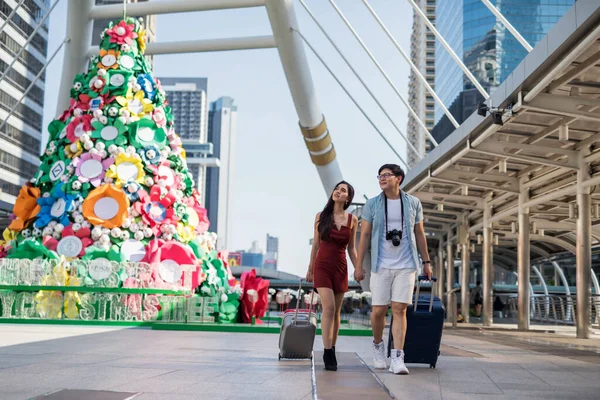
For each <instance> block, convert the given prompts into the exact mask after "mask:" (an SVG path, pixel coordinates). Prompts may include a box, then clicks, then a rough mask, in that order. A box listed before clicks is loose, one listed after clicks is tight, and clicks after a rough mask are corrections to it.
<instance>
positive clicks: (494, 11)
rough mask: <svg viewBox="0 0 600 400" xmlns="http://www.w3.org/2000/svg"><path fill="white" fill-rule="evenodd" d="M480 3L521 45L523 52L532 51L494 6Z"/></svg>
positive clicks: (486, 2) (486, 0)
mask: <svg viewBox="0 0 600 400" xmlns="http://www.w3.org/2000/svg"><path fill="white" fill-rule="evenodd" d="M481 1H482V2H483V4H485V6H486V7H487V8H488V9H489V10H490V11H491V12H492V14H494V15H495V16H496V18H498V19H499V20H500V22H502V25H504V27H505V28H506V29H508V30H509V31H510V33H512V34H513V36H514V37H515V39H517V40H518V41H519V43H521V45H522V46H523V47H525V50H527V52H530V51H531V50H533V47H531V45H530V44H529V42H528V41H527V40H526V39H525V38H524V37H523V36H521V34H520V33H519V31H518V30H517V29H516V28H515V27H514V26H512V24H511V23H510V22H508V20H507V19H506V17H504V15H502V13H501V12H500V10H498V9H497V8H496V7H494V5H493V4H492V3H490V0H481Z"/></svg>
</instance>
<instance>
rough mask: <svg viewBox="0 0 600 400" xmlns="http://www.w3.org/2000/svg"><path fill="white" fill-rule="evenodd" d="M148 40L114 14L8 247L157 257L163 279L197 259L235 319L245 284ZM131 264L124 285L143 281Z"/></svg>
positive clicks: (52, 254)
mask: <svg viewBox="0 0 600 400" xmlns="http://www.w3.org/2000/svg"><path fill="white" fill-rule="evenodd" d="M145 48H146V31H145V29H144V28H143V26H142V25H141V24H140V22H139V21H137V20H136V19H133V18H126V19H124V20H121V21H119V22H118V23H110V24H109V26H108V28H107V29H106V30H105V31H104V32H103V33H102V41H101V43H100V52H99V55H98V56H96V57H93V58H92V59H91V61H90V63H89V67H88V71H87V72H86V73H83V74H79V75H77V76H76V77H75V81H74V84H73V87H72V89H71V102H70V107H69V109H68V110H65V111H64V113H63V114H62V115H61V116H60V117H58V118H57V119H55V120H54V121H52V123H50V125H49V127H48V133H49V141H48V144H47V147H46V149H45V152H44V154H43V155H42V156H41V157H40V160H41V165H40V169H39V171H38V173H37V174H36V176H34V177H33V179H31V181H30V182H29V183H27V184H26V185H25V186H24V187H22V188H21V191H20V194H19V196H18V198H17V201H16V204H15V207H14V210H13V214H14V219H13V220H12V222H11V224H10V226H9V227H8V230H7V231H6V232H4V235H3V236H4V239H5V243H4V249H2V250H6V251H7V258H12V259H38V258H43V259H47V260H56V262H57V263H58V264H61V263H67V264H68V265H84V264H85V263H100V262H113V263H123V264H125V263H127V262H143V263H148V264H150V265H154V266H156V268H155V269H153V271H152V280H151V282H152V283H151V284H152V286H154V287H161V285H163V284H168V283H170V282H174V281H177V279H179V277H180V276H181V275H182V269H181V266H183V265H195V266H196V269H195V271H194V273H193V277H192V282H193V285H192V287H193V288H194V289H196V288H197V289H198V293H199V294H201V295H205V296H213V297H215V296H218V297H220V298H221V301H223V302H229V303H230V304H229V306H228V307H227V312H225V311H223V310H222V315H223V316H222V318H223V319H224V320H227V319H234V318H235V315H236V314H237V311H236V310H237V303H236V301H237V298H238V297H239V293H237V294H236V293H235V291H233V292H232V290H231V289H232V288H231V287H230V281H231V279H232V276H231V273H230V271H229V269H228V268H227V266H226V265H225V264H224V262H223V257H222V256H221V255H220V254H218V253H217V252H216V251H215V240H216V235H214V234H211V233H209V232H208V228H209V221H208V218H207V213H206V210H205V209H204V208H203V207H202V205H201V204H200V194H199V193H198V191H197V190H196V189H195V188H194V180H193V177H192V174H191V173H190V171H189V170H188V167H187V163H186V158H185V151H184V149H183V147H182V143H181V140H180V138H179V137H178V136H177V134H176V133H175V129H174V121H173V116H172V113H171V109H170V107H169V105H168V102H167V99H166V95H165V92H164V90H163V89H162V88H161V85H160V82H159V81H158V80H156V79H155V78H154V77H153V76H152V69H151V66H150V65H149V64H148V63H147V61H146V59H145V57H144V50H145ZM70 274H71V275H73V274H75V272H71V273H70ZM81 275H83V276H81ZM122 275H123V276H122V280H121V283H120V285H124V286H126V287H127V286H129V287H133V286H135V285H136V283H135V282H133V281H132V280H131V278H130V279H128V277H127V275H126V274H122ZM86 280H87V281H88V283H89V284H90V285H93V283H94V282H93V281H94V277H93V276H88V274H85V273H83V274H80V276H78V281H77V282H78V283H79V282H80V281H81V283H82V284H85V283H86ZM162 287H164V286H162ZM232 304H233V305H234V306H235V307H233V308H235V309H236V310H233V308H232V307H230V306H231V305H232Z"/></svg>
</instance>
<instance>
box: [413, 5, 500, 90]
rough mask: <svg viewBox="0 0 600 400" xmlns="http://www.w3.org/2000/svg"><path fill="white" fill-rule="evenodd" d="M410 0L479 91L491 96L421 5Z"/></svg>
mask: <svg viewBox="0 0 600 400" xmlns="http://www.w3.org/2000/svg"><path fill="white" fill-rule="evenodd" d="M408 2H409V3H410V4H411V5H412V6H413V8H414V9H415V11H416V12H417V14H418V15H419V17H421V19H422V20H423V22H425V24H426V25H427V27H428V28H429V29H430V30H431V32H433V34H434V35H435V37H436V38H437V39H438V40H439V41H440V43H441V44H442V46H444V48H445V49H446V51H447V52H448V53H449V54H450V56H451V57H452V58H453V59H454V61H455V62H456V63H457V64H458V66H459V67H460V69H462V70H463V72H464V73H465V75H467V77H468V78H469V80H470V81H471V83H472V84H473V85H474V86H475V87H476V88H477V90H478V91H479V93H481V95H482V96H483V97H484V98H485V99H487V98H489V97H490V95H489V94H488V93H487V92H486V91H485V89H484V88H483V86H481V85H480V84H479V81H477V78H475V76H474V75H473V74H472V73H471V71H469V68H467V66H466V65H465V63H464V62H463V61H462V60H461V59H460V57H458V56H457V55H456V53H455V52H454V50H452V47H450V45H449V44H448V42H446V40H445V39H444V37H443V36H442V35H441V33H440V32H439V31H438V30H437V29H435V26H433V24H432V23H431V21H429V19H428V18H427V16H426V15H425V14H424V13H423V10H421V9H420V8H419V6H418V5H417V3H415V1H414V0H408Z"/></svg>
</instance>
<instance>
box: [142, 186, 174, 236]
mask: <svg viewBox="0 0 600 400" xmlns="http://www.w3.org/2000/svg"><path fill="white" fill-rule="evenodd" d="M138 194H139V196H140V200H139V201H137V202H136V203H135V204H134V205H133V207H134V209H135V211H137V212H138V213H139V214H140V215H141V216H142V219H143V220H144V222H145V223H146V224H148V225H150V227H151V228H152V231H153V232H154V235H155V236H158V235H159V234H160V227H161V225H165V224H175V223H176V221H177V216H176V215H175V210H174V209H173V203H175V196H174V195H173V194H172V193H167V194H166V195H165V197H163V198H162V199H161V197H160V194H161V190H160V187H159V186H158V185H154V186H152V189H150V194H149V195H148V192H146V191H145V190H141V189H140V190H139V191H138Z"/></svg>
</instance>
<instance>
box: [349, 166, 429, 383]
mask: <svg viewBox="0 0 600 400" xmlns="http://www.w3.org/2000/svg"><path fill="white" fill-rule="evenodd" d="M377 179H378V180H379V187H380V188H381V190H382V193H381V194H379V195H378V196H377V197H374V198H372V199H369V200H368V201H367V203H366V204H365V206H364V207H363V210H362V224H361V234H360V243H359V246H358V262H357V264H358V265H357V266H356V269H355V271H354V278H355V279H356V281H358V282H360V281H361V280H362V279H364V277H365V273H364V271H363V268H362V261H363V259H364V257H365V254H366V252H367V249H368V247H369V242H368V240H369V235H370V241H371V285H370V286H371V295H372V307H373V310H372V312H371V326H372V329H373V362H374V364H375V368H380V369H383V368H386V366H387V363H386V357H385V349H384V344H383V329H384V327H385V317H386V314H387V310H388V306H389V305H390V304H391V305H392V314H393V316H394V318H393V321H394V322H393V326H392V334H393V336H394V349H393V350H392V351H391V355H392V361H391V364H390V372H393V373H394V374H403V375H406V374H408V368H406V365H405V364H404V351H403V348H404V337H405V335H406V307H407V306H408V305H409V304H411V303H412V296H413V290H414V284H415V278H416V273H417V270H418V269H419V266H420V261H419V255H420V257H421V260H422V264H423V275H426V276H427V277H428V278H429V279H431V262H430V260H429V254H428V251H427V239H426V237H425V231H424V229H423V208H422V206H421V202H420V201H419V199H417V198H416V197H414V196H411V195H409V194H407V193H404V192H402V191H400V184H401V183H402V180H403V179H404V171H402V168H400V166H398V165H395V164H385V165H384V166H382V167H381V168H380V169H379V174H378V175H377Z"/></svg>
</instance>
